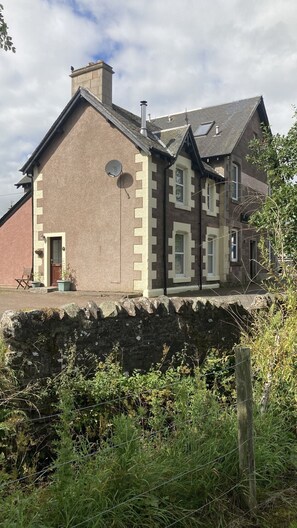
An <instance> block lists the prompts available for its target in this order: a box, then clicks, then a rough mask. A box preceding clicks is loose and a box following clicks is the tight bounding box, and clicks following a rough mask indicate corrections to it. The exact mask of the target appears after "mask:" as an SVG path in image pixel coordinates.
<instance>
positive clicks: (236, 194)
mask: <svg viewBox="0 0 297 528" xmlns="http://www.w3.org/2000/svg"><path fill="white" fill-rule="evenodd" d="M233 169H235V171H233ZM234 175H235V178H233V176H234ZM230 184H231V191H230V195H231V200H232V201H234V202H238V201H239V196H240V193H239V185H240V165H239V163H237V161H232V163H231V178H230ZM233 187H234V188H235V192H234V194H233Z"/></svg>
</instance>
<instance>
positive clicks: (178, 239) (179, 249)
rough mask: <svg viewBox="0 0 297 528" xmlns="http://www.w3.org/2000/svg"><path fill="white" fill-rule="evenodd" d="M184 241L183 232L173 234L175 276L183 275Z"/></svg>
mask: <svg viewBox="0 0 297 528" xmlns="http://www.w3.org/2000/svg"><path fill="white" fill-rule="evenodd" d="M185 242H186V235H185V234H184V233H176V234H175V275H176V276H177V277H183V276H185Z"/></svg>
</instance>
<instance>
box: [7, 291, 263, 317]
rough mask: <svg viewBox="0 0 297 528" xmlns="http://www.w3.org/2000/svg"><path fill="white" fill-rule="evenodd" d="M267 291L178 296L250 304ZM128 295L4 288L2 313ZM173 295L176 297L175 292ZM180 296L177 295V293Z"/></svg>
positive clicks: (78, 303) (120, 293) (195, 293)
mask: <svg viewBox="0 0 297 528" xmlns="http://www.w3.org/2000/svg"><path fill="white" fill-rule="evenodd" d="M264 293H265V291H264V290H263V289H262V288H260V287H259V286H257V285H251V286H250V287H249V288H248V289H244V288H243V287H239V288H233V289H231V288H229V289H216V290H203V291H199V292H197V291H195V292H187V293H186V294H180V295H178V297H201V298H208V300H209V301H214V300H218V299H219V300H220V301H222V300H224V301H225V302H236V301H237V302H239V303H240V304H242V305H243V306H245V307H246V308H248V307H249V306H250V305H251V304H252V303H253V301H254V298H255V296H256V295H261V294H262V295H263V294H264ZM125 296H127V294H126V293H122V292H115V293H110V292H96V291H71V292H58V291H53V292H50V293H47V292H44V293H40V292H39V291H37V292H36V290H35V289H30V290H21V291H20V290H17V289H0V317H1V316H2V314H3V312H5V310H14V311H17V310H34V309H40V308H59V307H61V306H63V305H65V304H69V303H75V304H77V305H78V306H80V307H82V308H83V307H84V306H86V304H87V303H88V301H94V302H95V303H96V304H100V303H102V302H104V301H107V300H108V301H110V300H114V301H119V300H120V299H121V298H123V297H125ZM170 297H173V295H171V296H170ZM175 297H176V295H175Z"/></svg>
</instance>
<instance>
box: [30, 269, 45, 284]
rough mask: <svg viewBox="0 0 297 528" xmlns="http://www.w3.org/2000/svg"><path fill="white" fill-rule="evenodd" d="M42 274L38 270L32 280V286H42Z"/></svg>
mask: <svg viewBox="0 0 297 528" xmlns="http://www.w3.org/2000/svg"><path fill="white" fill-rule="evenodd" d="M41 279H42V275H41V273H40V271H37V272H36V273H34V275H33V280H32V281H31V287H32V288H40V286H41V284H42V280H41Z"/></svg>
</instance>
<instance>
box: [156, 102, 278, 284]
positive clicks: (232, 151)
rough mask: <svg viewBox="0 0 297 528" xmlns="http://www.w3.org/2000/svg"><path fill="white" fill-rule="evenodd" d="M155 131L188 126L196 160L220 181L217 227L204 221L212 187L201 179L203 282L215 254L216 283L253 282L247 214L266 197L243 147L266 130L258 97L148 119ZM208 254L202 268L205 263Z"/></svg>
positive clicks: (256, 270)
mask: <svg viewBox="0 0 297 528" xmlns="http://www.w3.org/2000/svg"><path fill="white" fill-rule="evenodd" d="M154 122H155V124H156V125H158V126H159V127H160V128H161V130H164V129H167V130H172V129H176V130H177V129H178V127H180V126H183V125H184V124H185V122H186V123H189V124H191V126H192V130H193V133H194V137H195V141H196V144H197V147H198V150H199V153H200V156H201V159H202V160H203V161H205V162H207V163H208V164H210V165H211V166H212V168H213V169H214V170H215V171H216V172H218V173H219V174H221V175H222V176H223V178H224V185H217V186H216V191H217V195H216V199H217V204H218V206H219V210H218V217H219V222H218V224H219V225H217V226H215V225H214V224H213V225H212V224H211V222H210V216H211V211H210V208H209V205H210V204H212V206H211V207H212V210H213V204H214V199H213V194H214V189H215V187H214V185H213V183H212V182H211V181H209V180H206V183H205V186H204V188H203V189H202V209H203V211H204V212H205V214H204V215H203V219H202V222H203V224H204V226H203V227H202V231H203V232H204V233H205V236H204V258H205V266H204V268H203V270H204V278H205V279H206V281H209V279H210V276H209V275H210V274H209V271H210V269H211V268H212V267H213V265H212V264H211V261H212V259H211V258H210V256H211V255H212V254H215V255H217V256H215V258H214V267H215V268H216V272H215V274H216V275H217V276H218V279H219V280H220V282H223V283H224V282H229V283H236V282H237V283H238V284H240V283H245V282H248V281H250V280H257V278H258V279H259V278H260V277H259V275H261V272H262V271H263V270H262V267H261V264H260V262H261V256H260V255H259V254H258V247H257V245H258V236H257V234H256V233H255V230H254V229H252V228H251V227H250V226H249V225H248V220H249V218H250V216H251V214H252V213H253V212H254V211H255V210H256V209H258V208H259V206H260V205H261V203H262V201H263V198H264V197H265V196H266V195H267V193H268V185H267V177H266V174H265V173H264V172H261V171H259V170H258V169H257V168H256V167H255V166H254V165H252V164H251V163H249V162H248V160H247V159H246V157H247V154H248V152H249V143H250V141H252V140H253V139H255V138H261V136H262V125H264V126H266V127H268V126H269V121H268V118H267V114H266V110H265V106H264V101H263V98H262V97H253V98H250V99H244V100H241V101H235V102H231V103H227V104H222V105H219V106H212V107H209V108H203V109H198V110H192V111H189V112H182V113H179V114H174V115H171V116H165V117H162V118H158V119H156V120H154ZM206 255H208V257H207V258H208V264H207V262H206V260H207V259H206Z"/></svg>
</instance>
